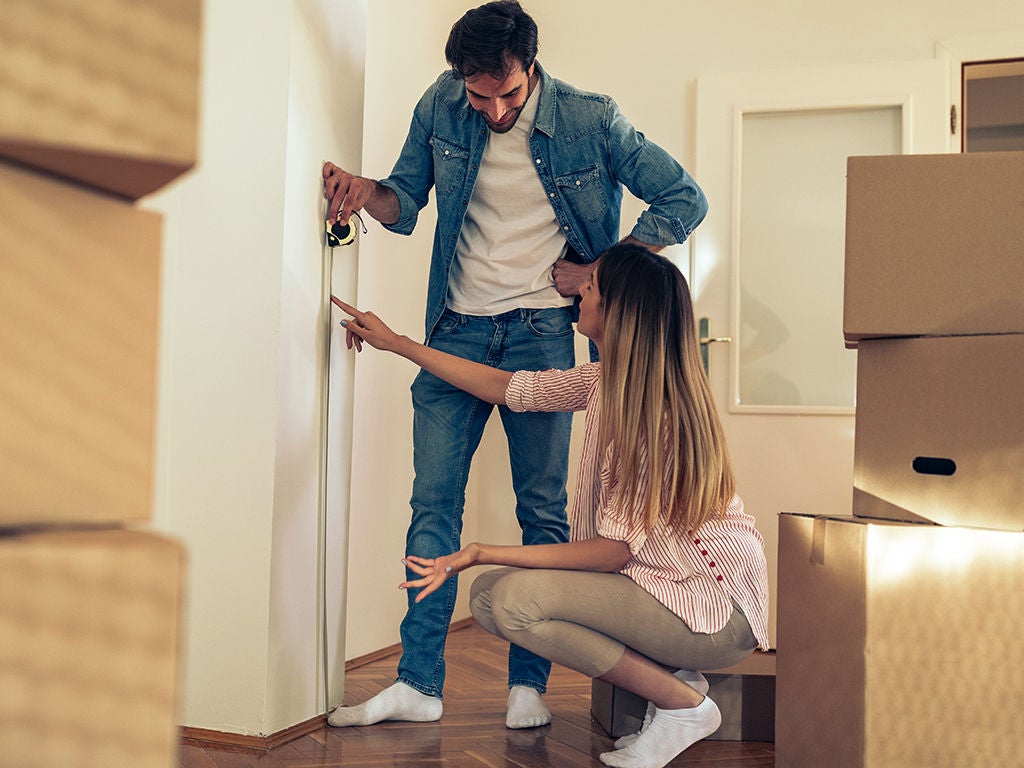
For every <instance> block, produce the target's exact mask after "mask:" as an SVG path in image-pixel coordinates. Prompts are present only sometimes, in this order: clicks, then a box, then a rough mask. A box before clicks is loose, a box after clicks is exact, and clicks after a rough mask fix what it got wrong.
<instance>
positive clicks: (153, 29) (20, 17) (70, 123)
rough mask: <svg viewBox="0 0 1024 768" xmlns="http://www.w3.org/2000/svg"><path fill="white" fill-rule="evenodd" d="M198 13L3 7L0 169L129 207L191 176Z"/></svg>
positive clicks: (68, 0)
mask: <svg viewBox="0 0 1024 768" xmlns="http://www.w3.org/2000/svg"><path fill="white" fill-rule="evenodd" d="M200 6H201V2H200V0H133V2H127V1H126V0H60V2H52V0H51V1H49V2H41V1H40V0H4V2H3V3H2V4H0V50H3V51H4V54H3V56H0V83H3V87H2V88H0V158H8V159H12V160H17V161H19V162H21V163H25V164H27V165H29V166H31V167H34V168H40V169H44V170H47V171H50V172H53V173H57V174H60V175H62V176H66V177H67V178H70V179H74V180H76V181H78V182H81V183H83V184H85V185H88V186H92V187H96V188H99V189H103V190H106V191H108V192H111V193H114V194H116V195H120V196H123V197H127V198H131V199H137V198H139V197H142V196H143V195H146V194H149V193H150V192H153V191H155V190H157V189H159V188H160V187H162V186H164V185H165V184H167V183H168V182H169V181H171V180H172V179H174V178H176V177H177V176H179V175H181V174H182V173H183V172H185V171H186V170H188V169H189V168H191V167H192V166H193V165H194V164H195V161H196V143H197V132H198V119H197V116H198V105H199V48H200V39H201V38H200ZM54 214H55V215H58V211H56V210H55V211H54ZM60 214H62V216H63V218H65V219H66V220H67V219H70V220H73V219H74V218H75V214H74V212H73V211H67V210H65V211H62V212H60Z"/></svg>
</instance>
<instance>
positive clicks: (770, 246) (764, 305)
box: [736, 106, 903, 410]
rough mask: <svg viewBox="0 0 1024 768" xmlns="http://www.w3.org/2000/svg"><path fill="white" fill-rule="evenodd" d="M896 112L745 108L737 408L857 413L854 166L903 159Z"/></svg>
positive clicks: (892, 109)
mask: <svg viewBox="0 0 1024 768" xmlns="http://www.w3.org/2000/svg"><path fill="white" fill-rule="evenodd" d="M902 120H903V118H902V114H901V108H900V107H899V106H886V107H868V108H853V109H821V110H785V111H759V112H745V113H743V114H742V116H741V120H740V123H741V125H740V129H741V145H740V146H741V150H740V171H739V196H738V213H739V217H738V227H739V231H738V238H737V241H738V255H737V261H738V264H737V266H738V273H739V297H738V305H739V318H738V319H739V322H738V323H737V326H736V327H737V328H738V329H739V333H738V336H739V338H738V350H737V351H736V354H737V355H738V366H737V369H736V370H737V376H738V386H737V390H736V391H737V394H738V398H737V400H738V402H737V405H738V406H740V408H743V407H744V406H750V407H755V408H756V407H780V406H781V407H787V406H788V407H795V408H799V409H803V408H807V409H811V410H815V409H821V408H851V409H852V408H853V407H854V405H855V387H856V377H857V362H856V352H854V351H853V350H848V349H846V348H845V346H844V344H843V327H842V320H843V317H842V315H843V259H844V247H845V224H846V159H847V157H849V156H851V155H893V154H900V153H901V152H902V135H901V133H902V132H901V126H902Z"/></svg>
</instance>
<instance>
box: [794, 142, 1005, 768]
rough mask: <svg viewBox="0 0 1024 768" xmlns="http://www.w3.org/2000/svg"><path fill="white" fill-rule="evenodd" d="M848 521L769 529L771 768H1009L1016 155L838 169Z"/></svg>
mask: <svg viewBox="0 0 1024 768" xmlns="http://www.w3.org/2000/svg"><path fill="white" fill-rule="evenodd" d="M846 224H847V232H846V238H847V240H846V299H845V313H844V332H845V335H846V341H847V344H848V345H850V346H856V347H857V350H858V371H857V426H856V435H855V449H854V465H855V466H854V489H853V490H854V505H853V510H852V511H853V515H852V516H846V515H828V514H825V515H822V516H818V517H814V516H804V515H789V514H784V515H783V516H782V519H781V520H780V526H779V585H778V609H779V613H778V616H779V618H778V622H779V634H778V642H779V649H778V659H777V669H778V679H777V702H776V706H777V708H776V764H777V765H778V766H779V768H791V767H792V768H797V767H799V768H803V767H804V766H817V765H829V766H835V767H837V768H845V767H846V766H849V767H850V768H863V767H864V766H886V768H901V767H903V766H906V767H908V768H909V767H911V766H913V767H915V768H916V767H917V766H929V768H942V767H944V766H970V765H1012V764H1016V763H1017V762H1019V751H1020V741H1021V739H1022V738H1024V727H1022V725H1021V724H1020V721H1019V718H1017V717H1016V716H1015V715H1014V714H1013V713H1015V712H1017V711H1018V710H1019V709H1020V708H1021V706H1024V644H1022V643H1021V642H1020V637H1021V636H1022V633H1024V617H1022V616H1021V614H1020V612H1019V611H1017V610H1016V609H1015V607H1014V606H1015V602H1016V600H1017V599H1018V598H1019V596H1020V595H1021V594H1024V533H1022V531H1024V504H1022V502H1021V499H1022V498H1024V417H1022V415H1021V414H1022V411H1021V408H1020V403H1019V400H1020V393H1021V388H1020V387H1021V385H1020V377H1021V374H1022V373H1024V301H1022V300H1021V299H1022V298H1024V293H1022V288H1021V286H1024V153H1019V152H1016V153H991V154H967V155H938V156H900V157H873V158H850V160H849V165H848V169H847V223H846Z"/></svg>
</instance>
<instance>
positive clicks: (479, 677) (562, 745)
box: [180, 624, 775, 768]
mask: <svg viewBox="0 0 1024 768" xmlns="http://www.w3.org/2000/svg"><path fill="white" fill-rule="evenodd" d="M507 648H508V646H507V645H506V644H505V643H503V642H502V641H500V640H498V639H497V638H494V637H492V636H491V635H489V634H487V633H486V632H484V631H483V630H482V629H480V628H479V627H478V626H476V625H475V624H472V625H470V626H468V627H465V628H463V629H458V630H456V631H454V632H452V634H451V635H450V636H449V640H448V653H447V654H446V658H447V661H448V680H447V683H446V685H445V703H444V715H443V716H442V718H441V720H440V722H436V723H380V724H378V725H374V726H370V727H363V728H330V727H327V726H325V727H324V728H322V729H320V730H317V731H314V732H313V733H310V734H308V735H306V736H303V737H301V738H299V739H296V740H294V741H292V742H289V743H288V744H285V745H283V746H281V747H278V748H276V749H274V750H272V751H270V752H268V753H258V754H257V753H251V752H250V753H242V752H232V751H227V750H218V749H214V748H209V747H208V748H205V749H203V748H200V747H196V746H190V745H183V746H182V748H181V757H180V766H181V768H314V767H316V768H432V767H433V766H441V767H443V768H547V767H548V766H554V767H555V768H584V767H585V768H601V767H602V766H603V764H602V763H601V761H600V760H599V759H598V755H599V754H600V753H601V752H606V751H608V750H609V749H610V748H611V744H612V739H610V738H609V737H608V736H607V735H606V734H605V732H604V731H603V730H602V729H601V726H600V725H598V724H597V722H595V721H594V720H593V718H592V717H591V715H590V680H589V678H587V677H585V676H583V675H580V674H579V673H577V672H573V671H571V670H569V669H566V668H565V667H560V666H558V665H555V667H554V669H553V670H552V672H551V680H550V682H549V684H548V693H547V694H546V695H545V697H544V698H545V700H546V701H547V704H548V708H549V709H550V710H551V713H552V715H553V720H552V723H551V724H550V725H547V726H544V727H543V728H535V729H530V730H522V731H512V730H509V729H507V728H505V704H506V699H507V697H508V690H507V688H506V687H505V674H506V672H505V660H506V654H507V652H508V651H507ZM397 662H398V657H397V656H394V657H389V658H386V659H383V660H381V661H377V662H374V663H372V664H367V665H366V666H363V667H360V668H358V669H355V670H352V671H350V672H349V673H348V674H347V676H346V683H345V703H346V704H356V703H359V702H361V701H364V700H365V699H367V698H369V697H370V696H372V695H373V694H375V693H377V692H378V691H380V690H382V689H383V688H385V687H386V686H388V685H390V684H391V683H392V682H393V681H394V678H395V668H396V665H397ZM774 754H775V753H774V745H773V744H764V743H750V742H729V741H703V742H701V743H699V744H695V745H694V746H693V747H691V748H690V749H688V750H687V751H686V752H684V753H683V754H682V755H681V756H679V757H677V758H676V759H675V760H673V761H672V763H670V765H671V766H683V765H685V766H686V767H687V768H774V765H775V757H774Z"/></svg>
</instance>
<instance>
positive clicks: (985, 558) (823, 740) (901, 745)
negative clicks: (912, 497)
mask: <svg viewBox="0 0 1024 768" xmlns="http://www.w3.org/2000/svg"><path fill="white" fill-rule="evenodd" d="M1022 593H1024V534H1021V533H1011V532H1006V531H991V530H979V529H970V528H944V527H940V526H923V525H913V524H908V523H892V522H887V521H868V520H863V519H859V518H854V517H817V518H816V517H811V516H804V515H790V514H783V515H782V516H781V517H780V520H779V571H778V594H777V602H778V653H777V660H776V667H777V674H778V676H777V680H776V685H777V688H776V693H777V699H776V720H775V765H776V766H777V768H808V766H829V768H867V767H870V768H875V767H876V766H885V768H925V767H926V766H927V768H953V767H954V766H956V767H957V768H967V767H968V766H980V765H993V766H995V765H1018V764H1019V763H1020V745H1021V740H1022V739H1024V722H1022V721H1021V718H1020V710H1021V708H1022V707H1024V643H1022V642H1021V637H1022V636H1024V614H1022V612H1021V611H1020V610H1018V609H1017V599H1018V597H1019V595H1021V594H1022Z"/></svg>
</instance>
